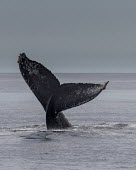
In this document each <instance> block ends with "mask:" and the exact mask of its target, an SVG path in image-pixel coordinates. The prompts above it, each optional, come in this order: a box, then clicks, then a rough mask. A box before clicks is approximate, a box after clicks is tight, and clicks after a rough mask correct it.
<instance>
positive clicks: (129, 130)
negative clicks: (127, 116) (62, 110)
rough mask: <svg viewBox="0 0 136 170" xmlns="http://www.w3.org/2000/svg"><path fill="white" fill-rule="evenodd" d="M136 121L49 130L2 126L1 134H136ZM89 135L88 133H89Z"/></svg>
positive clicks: (21, 135)
mask: <svg viewBox="0 0 136 170" xmlns="http://www.w3.org/2000/svg"><path fill="white" fill-rule="evenodd" d="M135 130H136V124H135V123H117V122H116V123H115V122H111V123H101V124H93V125H75V126H73V127H72V128H68V129H57V130H47V128H46V125H45V124H42V125H28V126H22V127H15V128H5V127H0V136H9V135H19V136H20V137H25V138H28V139H39V138H42V139H45V138H46V137H47V136H49V135H54V134H66V135H72V136H81V135H83V136H85V135H86V134H87V133H88V134H101V135H105V134H106V135H128V134H135V135H136V131H135ZM87 136H88V135H87Z"/></svg>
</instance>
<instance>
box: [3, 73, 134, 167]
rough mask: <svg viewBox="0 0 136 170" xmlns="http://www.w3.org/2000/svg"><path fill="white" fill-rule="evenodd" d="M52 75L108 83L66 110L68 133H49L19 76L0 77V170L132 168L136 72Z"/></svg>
mask: <svg viewBox="0 0 136 170" xmlns="http://www.w3.org/2000/svg"><path fill="white" fill-rule="evenodd" d="M56 76H57V77H58V78H59V80H60V82H61V83H64V82H65V83H66V82H67V83H68V82H76V83H77V82H88V83H89V82H91V83H103V82H105V81H107V80H109V81H110V83H109V85H108V87H107V89H106V90H105V91H103V92H102V93H101V94H100V95H99V96H98V97H96V98H95V99H94V100H92V101H90V102H89V103H87V104H84V105H82V106H79V107H76V108H73V109H69V110H67V111H65V112H64V113H65V116H66V117H67V118H68V120H69V121H70V123H71V124H72V125H73V128H72V129H68V130H54V131H47V129H46V124H45V122H46V113H45V112H44V110H43V108H42V106H41V104H40V103H39V102H38V100H37V99H36V98H35V96H34V95H33V94H32V92H31V91H30V89H29V88H28V87H27V85H26V84H25V82H24V80H23V78H22V77H21V75H20V74H0V169H1V170H15V169H16V170H84V169H85V170H93V169H94V170H95V169H98V170H99V169H100V170H103V169H104V170H105V169H107V170H110V169H117V170H120V169H121V170H122V169H136V74H56Z"/></svg>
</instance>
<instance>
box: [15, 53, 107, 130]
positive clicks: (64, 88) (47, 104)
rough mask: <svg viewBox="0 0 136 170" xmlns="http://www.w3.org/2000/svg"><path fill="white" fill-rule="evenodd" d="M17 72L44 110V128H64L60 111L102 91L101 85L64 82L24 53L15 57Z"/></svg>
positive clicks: (91, 97)
mask: <svg viewBox="0 0 136 170" xmlns="http://www.w3.org/2000/svg"><path fill="white" fill-rule="evenodd" d="M18 63H19V68H20V72H21V74H22V76H23V78H24V80H25V81H26V83H27V84H28V86H29V87H30V89H31V90H32V92H33V93H34V95H35V96H36V97H37V99H38V100H39V102H40V103H41V104H42V106H43V108H44V110H45V112H46V125H47V129H65V128H69V127H71V124H70V123H69V122H68V120H67V119H66V118H65V116H64V114H63V113H62V111H64V110H67V109H69V108H72V107H76V106H79V105H81V104H84V103H86V102H89V101H90V100H92V99H94V98H95V97H96V96H97V95H99V94H100V93H101V91H102V90H104V89H105V88H106V86H107V84H108V82H106V83H104V84H92V83H86V84H83V83H77V84H76V83H67V84H62V85H60V82H59V80H58V79H57V78H56V77H55V75H54V74H52V72H51V71H49V70H48V69H47V68H46V67H44V66H43V65H42V64H40V63H38V62H36V61H32V60H30V59H29V58H28V57H26V55H25V53H22V54H20V56H19V58H18Z"/></svg>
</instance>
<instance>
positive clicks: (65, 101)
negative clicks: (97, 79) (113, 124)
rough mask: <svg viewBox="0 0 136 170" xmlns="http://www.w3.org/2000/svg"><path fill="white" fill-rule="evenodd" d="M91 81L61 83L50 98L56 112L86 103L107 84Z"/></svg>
mask: <svg viewBox="0 0 136 170" xmlns="http://www.w3.org/2000/svg"><path fill="white" fill-rule="evenodd" d="M107 84H108V82H106V83H105V84H104V85H102V84H92V83H86V84H84V83H67V84H62V85H60V87H59V88H58V89H57V90H56V91H55V93H54V94H53V96H52V98H51V100H53V103H54V110H55V112H56V113H58V112H61V111H64V110H67V109H70V108H72V107H76V106H79V105H82V104H84V103H87V102H89V101H91V100H93V99H94V98H95V97H96V96H98V95H99V94H100V93H101V91H102V90H104V89H105V88H106V86H107Z"/></svg>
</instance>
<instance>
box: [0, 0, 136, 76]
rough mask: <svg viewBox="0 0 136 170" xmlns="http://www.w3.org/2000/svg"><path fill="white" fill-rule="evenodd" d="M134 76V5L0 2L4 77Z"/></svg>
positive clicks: (89, 0) (101, 0) (70, 0)
mask: <svg viewBox="0 0 136 170" xmlns="http://www.w3.org/2000/svg"><path fill="white" fill-rule="evenodd" d="M22 52H25V53H26V55H27V56H28V57H30V58H31V59H33V60H37V61H39V62H41V63H43V64H44V65H45V66H46V67H48V68H49V69H51V70H52V71H53V72H96V73H103V72H107V73H108V72H136V0H39V1H38V0H27V1H26V0H24V1H23V0H10V1H9V0H0V72H19V69H18V65H17V56H18V55H19V53H22Z"/></svg>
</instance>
